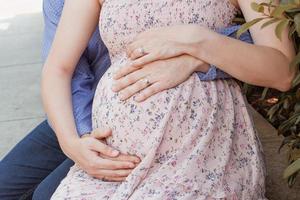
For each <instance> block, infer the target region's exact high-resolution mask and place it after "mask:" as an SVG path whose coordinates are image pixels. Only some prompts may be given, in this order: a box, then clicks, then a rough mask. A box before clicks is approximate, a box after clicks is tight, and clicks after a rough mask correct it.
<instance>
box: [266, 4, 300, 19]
mask: <svg viewBox="0 0 300 200" xmlns="http://www.w3.org/2000/svg"><path fill="white" fill-rule="evenodd" d="M293 8H297V5H294V4H280V5H279V6H277V7H275V9H274V10H273V11H272V12H271V14H270V15H271V16H272V17H275V18H283V17H284V16H283V13H284V12H287V11H288V10H290V9H293Z"/></svg>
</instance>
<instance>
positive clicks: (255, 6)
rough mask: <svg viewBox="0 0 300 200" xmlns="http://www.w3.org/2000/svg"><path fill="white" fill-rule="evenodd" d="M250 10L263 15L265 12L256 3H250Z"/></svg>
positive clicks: (262, 7)
mask: <svg viewBox="0 0 300 200" xmlns="http://www.w3.org/2000/svg"><path fill="white" fill-rule="evenodd" d="M251 8H252V9H253V10H254V11H256V12H260V13H263V12H264V11H265V7H264V6H263V5H261V4H258V3H256V2H252V3H251Z"/></svg>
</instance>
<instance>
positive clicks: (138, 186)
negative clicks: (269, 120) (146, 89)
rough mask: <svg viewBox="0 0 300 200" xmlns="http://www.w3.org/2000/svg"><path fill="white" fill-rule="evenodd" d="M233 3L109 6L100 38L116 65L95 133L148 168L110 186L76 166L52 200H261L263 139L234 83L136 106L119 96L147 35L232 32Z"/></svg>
mask: <svg viewBox="0 0 300 200" xmlns="http://www.w3.org/2000/svg"><path fill="white" fill-rule="evenodd" d="M235 12H236V9H235V8H234V7H233V6H232V5H231V4H230V2H229V0H222V1H220V0H106V1H105V2H104V4H103V7H102V11H101V17H100V31H101V35H102V38H103V40H104V42H105V44H106V46H107V47H108V49H109V53H110V57H111V61H112V65H111V67H110V68H109V69H108V71H107V72H106V73H105V75H104V76H103V78H102V79H101V80H100V83H99V84H98V87H97V91H96V95H95V98H94V105H93V127H94V128H98V127H110V128H111V129H112V130H113V135H112V137H110V138H109V139H108V140H107V143H108V144H109V145H111V146H113V147H115V148H117V149H119V150H120V151H121V152H122V153H129V154H136V155H138V156H139V157H141V158H142V162H141V163H140V164H139V165H138V166H137V167H136V168H135V169H134V170H133V172H132V173H131V174H130V175H129V176H128V177H127V179H126V181H124V182H121V183H115V182H104V181H102V180H97V179H94V178H92V177H91V176H89V175H88V174H86V173H85V172H84V171H83V170H81V169H80V168H79V167H78V166H77V165H75V166H73V167H72V168H71V170H70V172H69V174H68V175H67V177H66V178H65V179H64V180H63V181H62V183H61V185H60V186H59V187H58V189H57V191H56V192H55V194H54V195H53V197H52V199H53V200H54V199H74V200H75V199H76V200H77V199H78V200H94V199H109V200H126V199H130V200H141V199H145V200H152V199H153V200H154V199H155V200H177V199H180V200H196V199H197V200H210V199H227V200H259V199H261V200H262V199H265V197H264V192H265V191H264V177H265V170H264V163H263V159H262V152H261V147H260V143H259V140H258V138H257V135H256V132H255V130H254V128H253V124H252V121H251V118H250V117H249V114H248V112H247V108H246V104H245V101H244V98H243V96H242V94H241V91H240V88H239V86H238V85H237V83H236V82H235V81H234V80H217V81H211V82H201V81H200V80H199V77H198V76H197V75H196V74H193V75H192V76H191V77H190V78H189V79H188V80H187V81H185V82H184V83H182V84H181V85H179V86H177V87H175V88H172V89H169V90H166V91H163V92H161V93H159V94H156V95H154V96H152V97H150V98H149V99H148V100H146V101H144V102H142V103H136V102H135V101H134V97H133V98H130V99H129V100H126V101H120V100H119V97H118V94H117V93H114V92H112V90H111V87H112V83H113V81H112V74H113V72H114V71H115V70H116V69H118V68H120V67H122V66H124V64H126V62H127V61H128V59H127V58H126V54H125V48H126V46H127V44H128V43H130V42H131V41H132V39H133V38H134V37H135V36H136V35H137V34H138V33H140V32H142V31H144V30H147V29H150V28H155V27H161V26H162V27H164V26H172V25H178V24H190V23H193V24H199V25H202V26H206V27H209V28H211V29H213V30H216V29H219V28H222V27H226V26H228V25H230V23H231V21H232V19H233V17H234V14H235Z"/></svg>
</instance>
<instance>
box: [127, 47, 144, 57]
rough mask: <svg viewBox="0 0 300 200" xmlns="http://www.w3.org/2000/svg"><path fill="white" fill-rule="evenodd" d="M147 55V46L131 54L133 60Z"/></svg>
mask: <svg viewBox="0 0 300 200" xmlns="http://www.w3.org/2000/svg"><path fill="white" fill-rule="evenodd" d="M145 55H147V51H146V50H145V47H139V48H137V49H135V50H133V51H132V52H131V54H130V55H129V56H130V59H131V60H135V59H137V58H140V57H142V56H145Z"/></svg>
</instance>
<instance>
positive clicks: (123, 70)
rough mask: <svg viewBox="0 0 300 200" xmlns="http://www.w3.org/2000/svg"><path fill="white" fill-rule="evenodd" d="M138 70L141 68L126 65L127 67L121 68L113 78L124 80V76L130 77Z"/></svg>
mask: <svg viewBox="0 0 300 200" xmlns="http://www.w3.org/2000/svg"><path fill="white" fill-rule="evenodd" d="M138 69H140V68H139V67H133V66H132V65H131V63H129V64H128V65H126V66H124V67H122V68H120V69H119V70H118V71H116V73H115V74H114V76H113V78H114V79H115V80H118V79H120V78H122V77H124V76H126V75H128V74H130V73H132V72H134V71H136V70H138Z"/></svg>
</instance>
